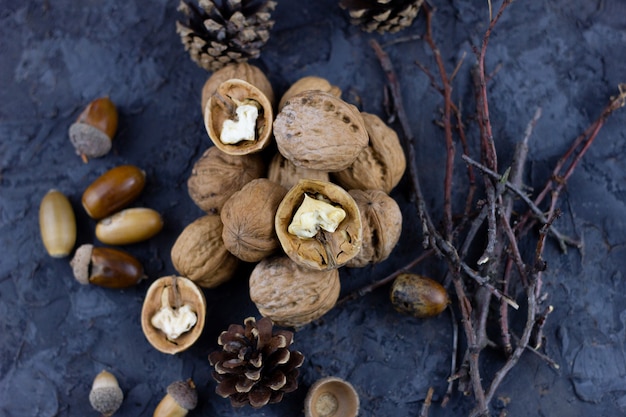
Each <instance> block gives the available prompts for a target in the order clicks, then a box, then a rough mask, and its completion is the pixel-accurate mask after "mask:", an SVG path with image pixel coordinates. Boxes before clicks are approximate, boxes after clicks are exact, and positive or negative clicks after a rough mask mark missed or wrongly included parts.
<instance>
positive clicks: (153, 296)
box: [141, 275, 206, 355]
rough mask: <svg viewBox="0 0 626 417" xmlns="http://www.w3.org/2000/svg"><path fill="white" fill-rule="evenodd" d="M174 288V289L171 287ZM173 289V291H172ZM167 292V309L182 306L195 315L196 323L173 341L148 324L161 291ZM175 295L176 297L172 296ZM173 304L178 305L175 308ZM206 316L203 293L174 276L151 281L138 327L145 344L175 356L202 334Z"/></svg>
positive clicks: (158, 305) (195, 286)
mask: <svg viewBox="0 0 626 417" xmlns="http://www.w3.org/2000/svg"><path fill="white" fill-rule="evenodd" d="M174 285H176V287H174ZM174 288H176V290H174ZM166 289H167V291H168V294H167V299H168V300H169V305H170V306H171V307H177V308H179V307H181V306H184V305H185V304H187V305H189V306H190V307H191V310H192V311H193V312H194V313H196V317H197V321H196V324H195V325H193V327H192V328H191V329H190V330H189V331H187V332H185V333H182V334H181V335H180V336H179V337H177V338H176V339H175V340H169V339H168V338H167V336H166V334H165V333H163V332H162V331H161V330H160V329H158V328H156V327H154V326H153V325H152V322H151V320H152V317H153V316H154V315H155V314H156V313H157V312H158V311H159V310H160V309H161V307H162V305H163V302H162V301H163V300H162V295H163V291H164V290H166ZM176 291H177V292H178V296H177V295H176ZM177 302H178V303H180V304H179V305H178V306H177ZM205 316H206V299H205V298H204V293H203V292H202V290H201V289H200V288H198V286H197V285H196V284H194V283H193V282H192V281H191V280H189V279H187V278H184V277H178V276H174V275H171V276H165V277H161V278H158V279H157V280H155V281H154V282H153V283H152V284H151V285H150V287H149V288H148V291H147V293H146V297H145V299H144V302H143V306H142V309H141V328H142V330H143V333H144V335H145V336H146V339H148V342H150V344H151V345H152V346H153V347H154V348H155V349H157V350H158V351H160V352H163V353H169V354H172V355H173V354H176V353H178V352H182V351H184V350H186V349H188V348H189V347H190V346H191V345H193V344H194V343H195V342H196V340H198V338H199V337H200V335H201V334H202V330H203V329H204V321H205Z"/></svg>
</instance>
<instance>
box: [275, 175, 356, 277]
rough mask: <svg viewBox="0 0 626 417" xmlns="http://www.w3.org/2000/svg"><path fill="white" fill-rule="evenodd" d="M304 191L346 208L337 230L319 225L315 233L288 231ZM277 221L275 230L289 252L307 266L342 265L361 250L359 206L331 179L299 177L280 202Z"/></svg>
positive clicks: (296, 261)
mask: <svg viewBox="0 0 626 417" xmlns="http://www.w3.org/2000/svg"><path fill="white" fill-rule="evenodd" d="M305 195H307V196H309V197H311V198H313V199H314V200H321V201H323V202H327V203H328V204H329V205H330V206H332V207H335V208H338V209H341V210H343V211H344V212H345V217H344V218H343V220H341V222H340V223H339V224H338V225H337V227H336V229H335V230H334V231H332V232H331V231H327V230H324V229H323V228H321V227H319V228H317V232H316V234H315V235H314V236H313V237H300V236H298V235H296V234H293V233H291V232H290V231H289V227H290V225H291V224H292V223H293V221H294V216H295V215H296V214H297V212H298V209H299V208H300V207H301V205H302V204H303V201H304V200H305ZM275 223H276V234H277V236H278V239H279V240H280V244H281V246H282V248H283V250H284V251H285V253H286V254H287V256H289V257H290V258H291V259H292V260H293V261H294V262H295V263H297V264H299V265H301V266H304V267H306V268H310V269H314V270H320V271H324V270H329V269H335V268H339V267H340V266H343V265H345V264H346V263H347V262H348V261H349V260H350V259H352V258H353V257H354V256H356V254H357V253H358V252H359V250H361V244H362V239H363V231H362V224H361V214H360V213H359V208H358V206H357V204H356V202H355V201H354V199H353V198H352V197H351V196H350V194H348V192H347V191H345V190H344V189H343V188H341V187H339V186H338V185H335V184H332V183H330V182H324V181H315V180H306V179H305V180H301V181H299V182H298V184H296V185H295V186H294V187H292V188H291V189H290V190H289V192H287V195H285V198H284V199H283V201H282V202H281V203H280V205H279V206H278V211H277V212H276V220H275Z"/></svg>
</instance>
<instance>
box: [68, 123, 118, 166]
mask: <svg viewBox="0 0 626 417" xmlns="http://www.w3.org/2000/svg"><path fill="white" fill-rule="evenodd" d="M69 136H70V141H71V142H72V145H74V149H76V154H77V155H81V156H82V155H85V156H87V157H89V158H99V157H101V156H104V155H106V154H107V153H109V151H110V150H111V144H112V141H111V138H110V137H108V136H107V134H106V133H104V132H103V131H102V130H100V129H98V128H96V127H94V126H92V125H90V124H87V123H82V122H76V123H73V124H72V125H71V126H70V129H69Z"/></svg>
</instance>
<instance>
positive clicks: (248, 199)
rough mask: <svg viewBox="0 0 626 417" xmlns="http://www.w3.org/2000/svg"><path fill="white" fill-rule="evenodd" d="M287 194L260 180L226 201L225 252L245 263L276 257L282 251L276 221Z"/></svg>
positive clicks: (252, 182) (221, 214)
mask: <svg viewBox="0 0 626 417" xmlns="http://www.w3.org/2000/svg"><path fill="white" fill-rule="evenodd" d="M285 194H287V189H286V188H285V187H283V186H281V185H280V184H277V183H275V182H273V181H270V180H268V179H267V178H259V179H256V180H252V181H250V182H249V183H248V184H246V185H244V186H243V188H242V189H241V190H239V191H237V192H236V193H235V194H233V195H232V196H231V197H230V198H229V199H228V200H226V203H225V204H224V207H222V212H221V213H220V217H221V219H222V223H223V229H222V240H223V241H224V246H225V247H226V249H228V251H229V252H230V253H232V254H233V255H235V256H236V257H237V258H239V259H241V260H242V261H246V262H258V261H260V260H261V259H263V258H265V257H266V256H269V255H271V254H272V253H274V252H275V251H276V250H277V249H278V248H279V247H280V242H279V241H278V237H277V236H276V232H275V229H274V217H275V216H276V210H277V209H278V205H279V204H280V202H281V201H282V199H283V197H284V196H285Z"/></svg>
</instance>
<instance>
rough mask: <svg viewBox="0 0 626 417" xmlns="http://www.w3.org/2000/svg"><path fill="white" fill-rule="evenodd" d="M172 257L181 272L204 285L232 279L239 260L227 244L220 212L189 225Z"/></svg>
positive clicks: (212, 285) (177, 242)
mask: <svg viewBox="0 0 626 417" xmlns="http://www.w3.org/2000/svg"><path fill="white" fill-rule="evenodd" d="M171 257H172V263H173V264H174V268H175V269H176V271H178V273H179V274H181V275H183V276H185V277H187V278H189V279H191V280H192V281H194V282H195V283H196V284H198V285H199V286H201V287H204V288H213V287H217V286H218V285H220V284H222V283H224V282H226V281H228V280H229V279H230V278H232V276H233V274H234V272H235V269H236V268H237V264H238V263H239V259H237V258H236V257H235V256H234V255H233V254H231V253H230V252H229V251H228V250H227V249H226V247H225V246H224V242H223V241H222V221H221V220H220V216H218V215H212V214H208V215H206V216H203V217H200V218H199V219H196V220H195V221H194V222H192V223H191V224H189V225H188V226H187V227H185V229H184V230H183V231H182V233H181V234H180V235H179V236H178V238H177V239H176V242H174V246H172V252H171Z"/></svg>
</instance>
